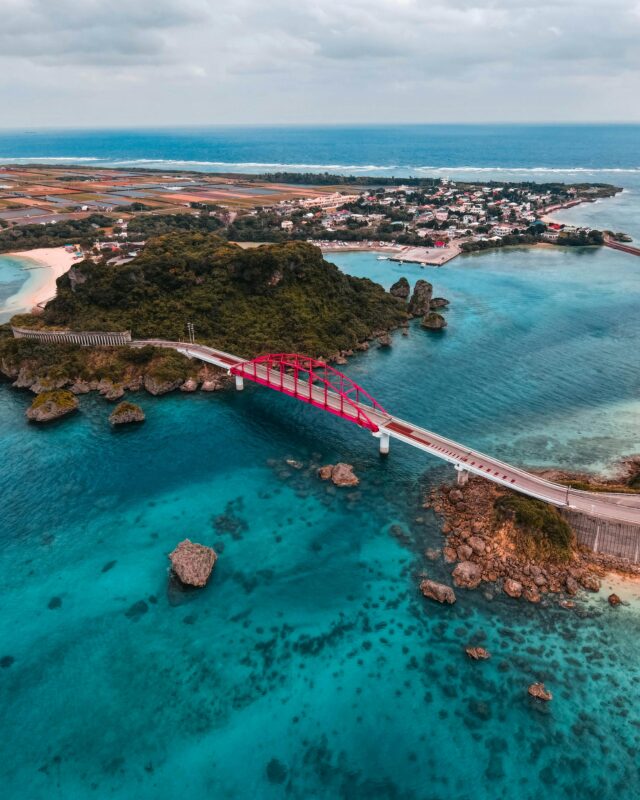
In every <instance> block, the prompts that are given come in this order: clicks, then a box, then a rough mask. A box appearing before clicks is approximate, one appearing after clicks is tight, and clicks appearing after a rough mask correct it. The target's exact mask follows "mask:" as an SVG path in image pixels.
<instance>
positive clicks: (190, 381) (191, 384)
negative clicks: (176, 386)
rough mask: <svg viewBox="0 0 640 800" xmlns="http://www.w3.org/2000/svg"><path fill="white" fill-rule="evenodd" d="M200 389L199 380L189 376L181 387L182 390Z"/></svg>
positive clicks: (193, 390)
mask: <svg viewBox="0 0 640 800" xmlns="http://www.w3.org/2000/svg"><path fill="white" fill-rule="evenodd" d="M197 389H198V381H197V380H195V378H187V380H186V381H185V382H184V383H183V384H182V386H181V387H180V391H181V392H195V391H197Z"/></svg>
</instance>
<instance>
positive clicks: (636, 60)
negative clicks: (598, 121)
mask: <svg viewBox="0 0 640 800" xmlns="http://www.w3.org/2000/svg"><path fill="white" fill-rule="evenodd" d="M0 19H1V20H2V24H1V26H0V65H5V67H4V69H2V70H0V101H2V99H3V94H2V93H3V91H5V92H7V91H8V89H7V88H6V87H8V85H9V81H8V80H7V79H6V75H7V74H8V73H11V76H12V80H11V96H12V100H13V101H14V105H15V97H16V94H17V91H16V85H17V87H18V89H19V90H20V92H21V93H22V94H21V97H20V98H19V100H24V104H25V105H26V100H27V99H32V100H34V101H36V100H37V101H38V102H42V92H43V90H44V88H46V91H47V93H48V95H49V96H50V95H51V94H52V92H53V93H55V92H56V91H57V92H59V93H60V95H64V96H65V97H74V98H76V99H78V100H81V101H82V100H84V99H86V100H87V102H88V105H87V108H89V106H90V102H89V101H88V97H89V94H90V93H91V92H95V90H96V86H100V91H101V94H102V96H103V97H104V98H111V96H112V95H114V94H117V97H118V98H119V99H120V104H119V108H118V109H117V110H116V112H115V113H116V114H120V115H124V114H125V112H126V113H129V114H131V110H132V109H133V111H134V116H135V115H136V114H140V115H143V116H144V118H145V119H147V120H148V121H149V122H152V123H171V122H175V118H174V117H175V113H174V112H176V111H177V112H179V114H180V121H183V122H197V123H206V122H212V123H214V122H225V121H232V122H235V121H238V122H269V121H286V122H291V121H300V122H315V121H324V122H339V121H372V120H373V121H375V120H377V121H391V120H393V119H398V120H407V121H438V120H446V119H450V120H455V119H460V120H466V119H468V120H473V119H572V118H574V119H585V118H588V119H595V118H598V117H599V115H605V114H606V115H607V116H608V117H609V118H610V117H611V116H614V117H616V118H619V119H623V118H629V115H630V114H635V118H638V117H639V116H640V110H636V105H635V103H633V102H632V101H631V100H632V98H633V97H634V96H635V94H636V93H637V91H638V88H640V81H639V75H640V48H638V47H637V44H636V43H637V41H638V38H639V36H640V2H639V0H607V3H606V4H605V3H602V1H601V0H554V1H553V2H552V0H350V1H349V0H315V1H314V0H268V2H264V0H233V2H232V3H230V2H228V0H227V2H222V0H137V1H136V0H84V2H82V3H78V2H77V0H58V1H57V2H55V3H54V2H51V0H0ZM3 75H4V78H3ZM16 75H17V76H18V81H17V84H16V80H15V76H16ZM70 81H71V82H72V83H71V84H70ZM3 82H4V85H5V89H4V90H3V88H2V87H3ZM178 85H179V87H180V91H179V92H176V91H175V87H176V86H178ZM114 86H117V91H116V89H114ZM17 106H18V108H19V107H20V106H21V103H20V102H18V104H17ZM41 112H42V114H41ZM87 113H88V112H87ZM37 114H41V116H45V117H46V109H42V107H39V108H38V110H37ZM41 116H37V115H36V114H35V112H30V113H29V114H27V118H29V119H37V120H40V119H41ZM92 118H94V119H95V114H94V116H93V117H92ZM79 121H81V120H79ZM107 121H108V120H105V122H107ZM127 121H130V122H132V123H139V122H140V121H143V120H138V119H137V117H136V118H135V119H133V118H130V119H129V120H127V119H124V118H122V119H117V120H113V122H117V123H119V124H121V123H124V122H127Z"/></svg>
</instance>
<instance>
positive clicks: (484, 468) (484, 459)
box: [132, 339, 640, 525]
mask: <svg viewBox="0 0 640 800" xmlns="http://www.w3.org/2000/svg"><path fill="white" fill-rule="evenodd" d="M146 344H151V345H154V346H156V347H168V348H171V349H173V350H178V351H179V352H181V353H183V354H185V355H187V356H189V357H191V358H197V359H200V360H202V361H205V362H207V363H209V364H214V365H216V366H218V367H221V368H223V369H227V370H229V369H231V367H237V366H239V365H241V364H243V363H245V360H244V359H241V358H239V357H238V356H234V355H232V354H231V353H225V352H224V351H221V350H215V349H213V348H211V347H206V346H205V345H197V344H186V343H184V342H167V341H164V340H162V339H151V340H147V341H137V342H133V343H132V346H134V347H142V346H144V345H146ZM254 366H255V365H254V364H251V374H247V373H245V377H247V378H249V379H251V380H253V379H254V377H257V378H258V380H259V382H260V383H262V384H264V385H267V386H271V387H272V388H274V389H278V390H279V391H281V390H282V388H284V389H286V393H287V394H289V395H291V396H294V397H296V398H297V399H299V400H302V401H303V402H307V403H309V402H311V400H312V399H313V402H314V405H318V406H321V407H324V408H325V409H326V410H327V411H331V412H333V413H341V412H342V411H343V410H344V407H345V406H344V402H345V401H344V398H341V397H340V396H339V395H337V394H334V393H332V392H327V390H326V387H325V386H324V385H323V386H322V387H320V386H315V385H314V386H311V385H310V384H309V383H308V382H307V381H302V380H300V379H297V380H294V378H293V377H292V376H290V375H286V374H285V375H284V376H282V378H281V377H280V375H279V374H278V385H277V386H276V384H275V382H274V380H273V379H272V376H270V374H269V372H268V368H267V367H265V366H263V365H257V366H255V376H254ZM281 381H282V383H281ZM359 405H360V407H361V408H362V410H363V411H364V412H365V413H366V414H367V416H368V417H369V418H370V419H371V420H373V421H374V422H375V423H376V424H377V425H378V427H379V432H378V434H376V435H384V434H387V435H388V436H390V437H392V438H394V439H398V440H399V441H402V442H405V443H406V444H410V445H412V446H413V447H417V448H419V449H420V450H423V451H424V452H426V453H429V454H431V455H434V456H436V457H437V458H441V459H443V460H444V461H447V462H449V463H450V464H453V465H454V466H455V467H457V468H459V469H464V470H466V471H468V472H470V473H473V474H475V475H480V476H482V477H483V478H486V479H487V480H490V481H493V482H494V483H498V484H501V485H502V486H507V487H508V488H510V489H514V490H516V491H518V492H521V493H522V494H526V495H529V496H530V497H535V498H537V499H539V500H544V501H546V502H547V503H551V504H553V505H555V506H559V507H564V508H568V509H572V510H574V511H579V512H582V513H584V514H587V515H589V516H592V517H600V518H602V519H609V520H616V521H619V522H626V523H632V524H637V525H640V495H633V494H615V493H601V492H585V491H580V490H577V489H570V488H568V487H566V486H562V485H561V484H558V483H553V482H552V481H548V480H546V479H544V478H541V477H539V476H538V475H534V474H532V473H530V472H527V471H526V470H523V469H520V468H518V467H514V466H512V465H510V464H505V463H504V462H502V461H500V460H498V459H496V458H493V457H492V456H488V455H486V454H485V453H481V452H479V451H477V450H470V449H469V448H468V447H465V446H464V445H462V444H459V443H458V442H454V441H452V440H451V439H447V438H446V437H444V436H440V435H439V434H437V433H434V432H433V431H430V430H427V429H426V428H422V427H420V426H418V425H414V424H413V423H410V422H407V421H405V420H402V419H398V418H397V417H394V416H391V415H389V416H385V415H383V414H381V413H380V412H379V411H378V410H376V409H374V408H372V407H371V406H369V405H366V404H359ZM347 416H348V415H347Z"/></svg>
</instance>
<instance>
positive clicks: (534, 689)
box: [528, 683, 553, 702]
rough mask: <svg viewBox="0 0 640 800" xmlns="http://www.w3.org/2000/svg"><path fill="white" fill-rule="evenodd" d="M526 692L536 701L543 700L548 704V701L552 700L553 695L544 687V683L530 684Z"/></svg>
mask: <svg viewBox="0 0 640 800" xmlns="http://www.w3.org/2000/svg"><path fill="white" fill-rule="evenodd" d="M528 692H529V694H530V695H531V697H535V698H537V699H538V700H544V701H545V702H549V700H552V699H553V695H552V694H551V692H550V691H549V690H548V689H547V688H546V687H545V685H544V683H532V684H531V686H530V687H529V689H528Z"/></svg>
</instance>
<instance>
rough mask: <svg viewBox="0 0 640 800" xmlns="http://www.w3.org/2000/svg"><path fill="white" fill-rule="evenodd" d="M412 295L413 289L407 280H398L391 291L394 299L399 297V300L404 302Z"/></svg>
mask: <svg viewBox="0 0 640 800" xmlns="http://www.w3.org/2000/svg"><path fill="white" fill-rule="evenodd" d="M410 293H411V287H410V286H409V281H408V280H407V279H406V278H398V280H397V281H396V282H395V283H394V284H393V286H392V287H391V288H390V289H389V294H392V295H393V296H394V297H397V298H398V299H399V300H403V301H405V302H406V300H407V299H408V297H409V294H410Z"/></svg>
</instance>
